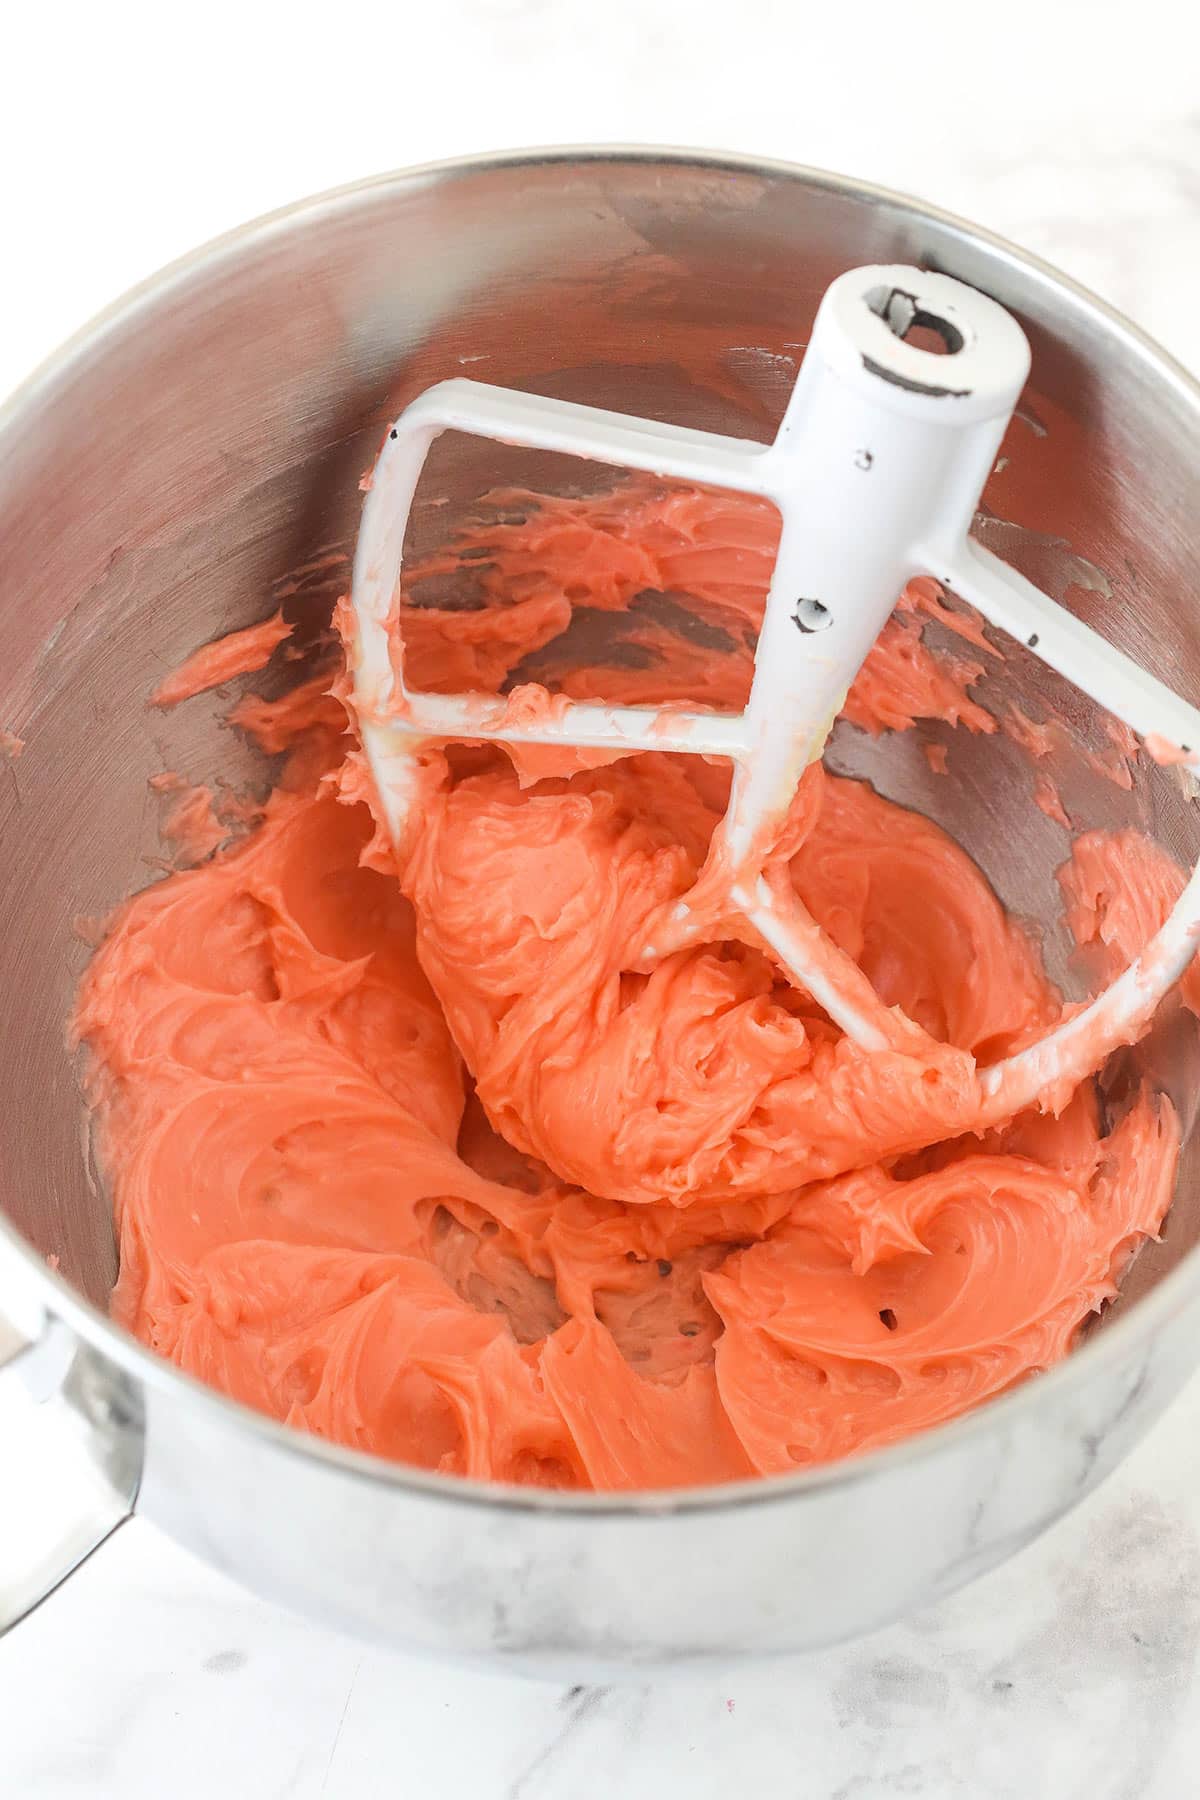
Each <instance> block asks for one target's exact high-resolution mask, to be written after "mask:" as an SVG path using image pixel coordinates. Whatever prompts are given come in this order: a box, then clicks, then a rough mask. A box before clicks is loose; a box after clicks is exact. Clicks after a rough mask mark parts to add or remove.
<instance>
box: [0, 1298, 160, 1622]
mask: <svg viewBox="0 0 1200 1800" xmlns="http://www.w3.org/2000/svg"><path fill="white" fill-rule="evenodd" d="M142 1437H143V1433H142V1419H141V1405H140V1401H139V1398H138V1395H137V1393H136V1391H135V1389H134V1388H133V1386H132V1384H131V1383H129V1382H128V1381H127V1379H126V1378H125V1377H124V1376H123V1375H122V1373H121V1371H120V1370H118V1369H116V1368H115V1367H114V1366H113V1365H112V1364H111V1363H109V1362H107V1361H106V1360H105V1359H104V1358H102V1357H101V1356H99V1355H98V1354H97V1352H96V1351H94V1350H93V1349H92V1348H91V1347H90V1346H89V1345H88V1344H85V1343H84V1342H83V1341H82V1340H81V1339H80V1338H77V1337H76V1336H75V1334H74V1333H73V1332H72V1331H71V1330H70V1328H69V1327H68V1326H67V1325H66V1324H65V1323H64V1322H63V1320H61V1319H57V1318H55V1317H53V1316H52V1315H49V1314H47V1315H45V1316H44V1318H43V1321H42V1323H41V1327H40V1329H38V1330H36V1331H35V1332H32V1333H31V1332H27V1331H23V1330H22V1329H20V1328H19V1327H18V1326H17V1325H15V1324H14V1323H12V1322H11V1321H10V1320H9V1319H8V1318H6V1317H5V1315H4V1314H3V1313H0V1471H2V1472H0V1635H3V1633H4V1632H6V1631H7V1630H8V1629H9V1628H10V1627H11V1626H13V1625H16V1624H17V1623H18V1622H19V1621H20V1620H21V1619H23V1618H24V1617H25V1616H26V1614H27V1613H30V1612H32V1610H33V1608H34V1607H35V1606H37V1605H38V1603H39V1602H40V1601H42V1600H44V1599H45V1598H46V1596H47V1595H48V1594H51V1593H53V1591H54V1589H55V1588H56V1587H57V1586H58V1585H59V1583H60V1582H61V1581H63V1580H65V1579H66V1577H67V1576H68V1575H70V1574H71V1572H72V1571H73V1570H74V1569H77V1568H78V1567H79V1565H80V1563H81V1562H83V1561H84V1560H85V1558H87V1557H88V1556H90V1555H91V1553H92V1551H93V1550H95V1549H97V1548H98V1547H99V1545H101V1544H102V1543H103V1542H104V1541H105V1539H106V1538H108V1537H111V1535H112V1533H113V1532H114V1531H115V1530H116V1529H117V1526H118V1525H121V1524H123V1523H124V1521H125V1520H126V1519H127V1518H129V1516H130V1515H131V1513H132V1511H133V1504H134V1500H135V1499H136V1497H137V1489H138V1481H139V1478H140V1475H141V1466H142Z"/></svg>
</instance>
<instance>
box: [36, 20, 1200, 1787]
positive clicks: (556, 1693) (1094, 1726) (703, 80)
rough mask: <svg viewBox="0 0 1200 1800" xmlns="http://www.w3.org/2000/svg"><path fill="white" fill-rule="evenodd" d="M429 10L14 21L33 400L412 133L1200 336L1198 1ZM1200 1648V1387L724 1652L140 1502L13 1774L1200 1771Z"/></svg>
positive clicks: (205, 1777) (95, 1783)
mask: <svg viewBox="0 0 1200 1800" xmlns="http://www.w3.org/2000/svg"><path fill="white" fill-rule="evenodd" d="M810 11H811V15H812V16H810ZM407 12H408V9H407V8H406V7H405V6H404V4H403V0H400V4H396V3H395V0H392V3H391V4H389V5H387V6H377V5H374V4H367V3H366V0H363V3H360V4H359V6H358V7H357V8H356V9H355V10H354V13H353V19H354V30H353V31H351V30H350V29H349V28H348V27H347V26H345V25H336V24H335V23H334V16H335V15H334V13H333V10H332V9H329V8H317V7H312V6H308V5H305V4H303V3H302V0H293V3H292V4H290V5H289V6H287V7H286V8H284V7H282V6H275V5H255V4H254V3H253V0H242V3H241V4H240V5H237V6H234V5H232V4H229V3H228V0H206V4H205V5H204V7H202V8H199V7H197V8H194V9H191V10H189V11H186V12H184V11H178V12H177V11H175V10H173V9H170V8H164V7H161V6H157V7H153V8H152V7H150V6H140V5H139V6H133V5H129V4H120V3H116V4H108V5H106V6H104V7H94V8H89V9H86V11H85V9H83V8H82V7H72V6H67V7H66V8H54V9H45V8H43V9H35V8H32V7H26V8H22V9H21V10H20V16H19V17H18V18H16V19H14V20H6V24H5V64H6V82H5V90H6V91H5V98H4V105H3V108H0V168H3V169H4V171H5V178H4V190H5V205H4V233H5V238H4V246H5V252H6V255H5V258H4V262H5V275H6V279H5V282H4V284H3V288H2V289H0V321H2V323H3V330H2V331H0V389H5V388H7V387H8V386H10V385H12V384H13V383H14V382H15V381H16V380H18V379H19V377H20V376H21V375H22V374H23V373H24V372H25V370H27V369H28V368H29V367H30V366H31V365H32V364H33V363H34V362H35V361H36V360H37V359H38V358H39V357H40V356H41V355H43V354H44V353H45V352H47V351H48V350H50V349H51V348H53V346H54V345H55V343H56V342H57V341H59V340H60V339H61V338H62V337H63V336H64V335H65V334H66V333H67V332H68V331H69V330H71V329H72V328H73V327H74V325H76V324H77V323H78V322H80V321H81V320H82V319H83V318H84V317H85V316H86V315H88V314H89V313H90V312H92V311H93V310H95V309H96V308H97V307H98V306H100V305H101V304H103V303H104V301H105V300H106V299H108V298H109V297H111V296H112V295H113V294H115V293H117V292H119V291H120V290H121V289H122V288H124V287H125V286H127V285H128V284H129V283H130V282H132V281H133V280H135V279H137V278H138V277H140V276H141V275H143V274H145V273H148V272H149V271H151V270H152V269H153V268H154V267H155V266H157V265H158V264H159V263H161V262H162V261H164V260H165V259H167V258H169V257H171V256H174V255H176V254H178V253H180V252H181V251H183V250H185V249H187V248H188V247H189V246H190V245H192V244H194V243H196V242H198V241H200V240H202V239H203V238H205V237H206V236H209V235H211V234H213V233H214V232H217V231H219V230H221V229H224V228H225V227H226V226H228V225H231V224H233V223H236V222H237V221H238V220H239V219H241V218H244V217H247V216H250V215H252V214H254V213H257V212H260V211H262V210H264V209H266V208H268V207H271V206H274V205H277V204H280V203H282V202H284V201H286V200H288V199H289V198H292V197H294V196H296V195H298V194H302V193H304V192H306V191H311V190H313V189H316V188H320V187H323V186H327V185H330V184H332V183H335V182H339V181H343V180H348V179H351V178H353V177H355V176H357V175H359V174H363V173H367V172H369V171H373V170H376V169H380V168H386V167H389V166H394V165H397V164H401V163H405V162H410V161H416V160H424V159H426V158H431V157H435V156H441V155H448V154H454V153H458V152H462V151H468V150H474V149H482V148H486V147H488V146H500V145H514V144H528V143H536V142H554V141H559V142H567V141H582V140H584V139H588V138H592V139H598V140H604V141H608V142H614V141H630V140H635V139H641V140H644V141H651V142H676V143H694V144H705V145H712V146H720V147H728V148H733V149H739V150H749V151H759V152H764V153H767V154H773V155H780V156H786V157H791V158H794V159H796V160H801V161H810V162H814V163H817V164H821V165H825V166H828V167H834V168H842V169H845V170H848V171H850V172H853V173H856V174H861V175H864V176H870V177H873V178H875V179H877V180H880V181H883V182H885V183H888V184H890V185H893V186H896V187H900V188H908V189H910V190H912V191H915V192H917V193H920V194H922V195H924V196H925V197H927V198H930V199H933V200H935V201H937V202H939V203H941V204H943V205H945V206H948V207H950V208H951V209H954V210H957V211H960V212H964V213H966V214H967V215H968V216H973V217H975V218H978V219H979V220H981V221H982V222H984V223H986V224H987V225H989V226H991V227H992V228H994V229H996V230H999V231H1001V232H1004V233H1006V234H1007V235H1009V236H1011V237H1013V238H1015V239H1016V240H1018V241H1019V242H1022V243H1024V244H1026V245H1028V246H1029V247H1031V248H1033V249H1035V250H1037V251H1039V252H1040V253H1041V254H1043V255H1044V256H1047V257H1048V258H1050V259H1051V260H1053V261H1056V262H1058V263H1060V264H1061V265H1062V266H1064V267H1066V268H1067V269H1069V270H1070V271H1071V272H1072V273H1074V274H1076V275H1077V276H1079V277H1080V278H1081V279H1082V280H1084V281H1086V282H1088V283H1090V284H1091V285H1093V286H1094V287H1096V288H1098V289H1099V290H1100V291H1101V292H1102V293H1104V294H1105V295H1106V296H1107V297H1108V298H1110V299H1112V300H1114V301H1115V302H1116V303H1117V304H1118V305H1120V306H1122V307H1124V308H1125V309H1126V310H1127V311H1128V312H1130V313H1131V314H1132V315H1133V316H1134V317H1135V318H1137V319H1138V320H1139V321H1141V322H1142V323H1143V324H1145V325H1146V326H1147V327H1148V328H1149V329H1150V330H1151V331H1153V332H1155V333H1156V334H1157V335H1158V336H1159V337H1160V338H1161V339H1162V340H1163V341H1164V342H1165V343H1166V344H1167V345H1168V347H1170V348H1171V349H1173V350H1174V351H1175V352H1176V354H1177V355H1179V356H1180V357H1181V358H1183V359H1184V360H1186V361H1190V362H1191V363H1192V364H1193V365H1195V366H1200V308H1198V307H1197V305H1196V292H1197V287H1198V285H1200V86H1198V85H1197V81H1196V69H1197V67H1198V66H1200V59H1198V51H1200V22H1197V15H1196V13H1195V10H1194V9H1192V8H1187V7H1185V6H1184V5H1183V4H1182V0H1144V3H1143V4H1142V5H1141V6H1139V7H1137V8H1130V7H1129V6H1128V5H1126V4H1123V5H1120V6H1118V5H1114V4H1110V3H1109V0H1093V3H1092V4H1090V5H1083V4H1076V0H1040V3H1039V4H1033V3H1032V0H1015V3H1014V4H1010V5H1008V6H1007V7H1005V8H1003V9H1002V8H999V7H991V6H975V7H973V8H941V9H932V10H930V11H929V12H928V13H927V14H925V15H924V16H922V15H921V13H920V12H919V11H918V9H916V8H904V7H900V6H897V5H895V4H894V0H887V3H880V0H858V4H857V5H856V6H854V7H846V6H842V7H836V8H829V9H823V11H822V15H821V16H817V15H816V9H815V8H814V9H808V8H805V7H802V6H800V5H797V4H796V3H795V0H787V3H779V4H776V3H775V0H740V4H739V5H738V6H737V7H734V6H723V7H722V6H717V5H714V4H709V3H701V0H694V3H693V4H692V5H690V6H688V7H683V6H682V5H680V4H678V3H677V0H620V3H618V4H616V5H609V6H608V7H604V8H601V7H597V6H595V5H594V4H592V3H591V0H441V3H440V4H439V5H438V6H436V7H429V8H427V9H423V10H422V11H421V12H420V14H419V15H416V14H415V13H414V16H412V17H406V14H407ZM735 20H736V21H738V22H737V23H735ZM0 1424H2V1420H0ZM2 1441H3V1439H2V1436H0V1442H2ZM9 1468H10V1465H8V1464H6V1463H5V1461H4V1459H3V1455H2V1453H0V1480H7V1479H9V1478H10V1474H9ZM1198 1651H1200V1384H1193V1386H1192V1388H1191V1389H1190V1390H1189V1392H1188V1393H1187V1394H1186V1395H1185V1396H1184V1397H1183V1399H1182V1400H1180V1401H1179V1402H1178V1403H1177V1404H1176V1406H1175V1407H1174V1409H1173V1410H1172V1412H1171V1413H1170V1414H1169V1415H1168V1416H1167V1418H1166V1419H1165V1420H1164V1421H1163V1422H1162V1424H1161V1425H1160V1426H1159V1427H1158V1428H1157V1430H1156V1431H1155V1433H1154V1435H1153V1437H1152V1438H1151V1439H1150V1440H1149V1441H1148V1442H1147V1443H1146V1445H1145V1446H1144V1447H1143V1448H1142V1449H1141V1450H1140V1451H1139V1452H1138V1453H1137V1454H1136V1455H1135V1456H1134V1457H1133V1458H1132V1459H1131V1461H1130V1462H1129V1463H1128V1465H1127V1466H1126V1468H1125V1469H1124V1470H1123V1471H1121V1472H1120V1473H1119V1474H1118V1475H1117V1476H1115V1477H1114V1478H1113V1479H1112V1480H1110V1481H1109V1482H1108V1483H1107V1484H1106V1486H1105V1487H1104V1488H1103V1489H1102V1490H1101V1491H1100V1493H1099V1494H1097V1495H1096V1496H1095V1497H1094V1498H1093V1499H1092V1500H1091V1501H1089V1502H1088V1503H1087V1504H1086V1505H1085V1506H1083V1507H1082V1508H1080V1509H1079V1511H1077V1512H1076V1513H1074V1514H1073V1515H1071V1516H1070V1517H1069V1518H1068V1519H1066V1520H1064V1521H1063V1522H1062V1523H1061V1524H1060V1525H1059V1526H1058V1527H1057V1528H1056V1529H1055V1530H1054V1531H1053V1532H1052V1533H1051V1534H1050V1535H1049V1536H1048V1537H1047V1538H1045V1539H1044V1540H1043V1541H1042V1542H1041V1543H1040V1544H1039V1545H1037V1546H1035V1547H1034V1548H1033V1549H1032V1550H1030V1551H1028V1552H1026V1553H1025V1554H1024V1555H1022V1556H1021V1557H1019V1558H1018V1559H1017V1560H1016V1561H1015V1562H1012V1563H1010V1564H1009V1565H1008V1566H1007V1567H1006V1568H1004V1569H1002V1570H1000V1571H999V1572H998V1573H996V1574H994V1575H992V1576H990V1577H988V1578H986V1579H985V1580H983V1581H981V1582H979V1583H977V1584H976V1585H975V1586H974V1587H973V1588H971V1589H970V1590H968V1591H967V1592H966V1593H965V1594H962V1595H960V1596H958V1597H957V1598H956V1599H954V1600H953V1601H951V1602H949V1603H948V1604H946V1605H944V1606H942V1607H940V1608H938V1609H937V1610H936V1611H934V1612H930V1613H927V1614H925V1615H923V1616H921V1617H919V1618H916V1619H914V1620H912V1621H910V1622H908V1623H906V1624H904V1625H903V1626H900V1627H897V1628H895V1629H893V1630H891V1631H888V1632H886V1633H884V1634H882V1635H880V1636H877V1637H876V1638H873V1639H871V1640H869V1641H867V1642H864V1643H861V1644H858V1645H853V1646H850V1647H847V1648H845V1649H842V1650H839V1651H837V1652H835V1653H831V1654H829V1655H826V1656H824V1657H821V1658H819V1659H814V1660H810V1661H806V1662H801V1663H794V1664H791V1665H789V1666H787V1667H782V1668H777V1669H774V1670H771V1671H766V1672H764V1671H757V1672H754V1673H750V1674H747V1673H745V1672H740V1673H739V1672H737V1671H731V1672H730V1673H729V1674H728V1676H727V1677H726V1678H724V1679H723V1680H721V1681H719V1682H713V1681H705V1682H704V1683H703V1684H697V1683H696V1682H694V1681H692V1682H686V1683H685V1682H679V1683H676V1684H661V1685H657V1686H655V1687H653V1688H643V1687H632V1688H625V1689H612V1690H607V1691H606V1690H599V1689H589V1690H579V1691H574V1690H573V1691H564V1690H559V1689H555V1688H552V1687H544V1686H539V1685H535V1684H520V1683H513V1682H509V1681H500V1680H497V1679H494V1678H490V1677H485V1676H479V1675H464V1674H462V1673H461V1672H458V1671H453V1670H450V1669H446V1668H442V1667H435V1666H430V1665H428V1664H422V1663H419V1662H416V1661H412V1660H405V1659H402V1658H399V1657H394V1656H388V1655H385V1654H383V1653H381V1652H376V1651H366V1652H364V1651H363V1650H362V1649H361V1648H360V1647H359V1646H357V1645H354V1644H352V1643H348V1642H346V1641H344V1640H340V1639H338V1638H336V1637H334V1636H332V1635H330V1634H328V1633H326V1632H323V1631H320V1630H318V1629H316V1628H314V1627H312V1626H309V1625H306V1624H303V1623H301V1622H299V1621H297V1620H295V1619H293V1618H290V1617H288V1616H287V1615H285V1614H283V1613H281V1612H279V1611H277V1610H275V1609H273V1608H271V1607H268V1606H265V1605H262V1604H260V1603H258V1602H257V1601H255V1600H253V1599H251V1598H249V1597H248V1596H247V1595H245V1594H243V1593H241V1592H240V1591H238V1590H236V1589H234V1588H232V1587H230V1586H229V1585H227V1584H226V1583H225V1582H224V1581H222V1580H219V1579H218V1578H216V1577H215V1576H213V1575H211V1574H210V1573H208V1572H207V1571H206V1570H205V1569H204V1568H202V1567H201V1566H200V1565H199V1564H197V1563H196V1562H194V1561H192V1560H191V1559H190V1558H189V1557H186V1556H184V1555H183V1554H182V1553H181V1552H179V1551H177V1550H176V1549H174V1548H173V1547H172V1546H171V1545H170V1544H168V1543H167V1542H165V1541H164V1540H163V1539H162V1538H161V1537H160V1536H158V1535H157V1534H156V1533H155V1532H154V1531H153V1530H152V1529H151V1528H150V1527H148V1526H146V1525H143V1524H142V1523H140V1522H138V1523H135V1524H133V1525H131V1526H130V1527H128V1528H126V1529H125V1530H124V1531H122V1532H121V1533H120V1534H119V1535H118V1537H117V1539H116V1540H115V1541H114V1543H113V1544H112V1545H111V1546H109V1547H108V1548H107V1549H106V1550H104V1551H103V1552H102V1553H101V1554H100V1555H99V1556H98V1557H97V1558H95V1559H94V1560H93V1561H92V1562H91V1563H90V1564H89V1565H88V1566H87V1567H86V1568H85V1569H84V1570H83V1571H82V1572H81V1573H80V1574H79V1575H78V1576H77V1577H76V1578H75V1579H74V1580H73V1581H72V1582H70V1583H69V1584H68V1585H67V1587H66V1588H65V1589H63V1590H62V1591H61V1592H60V1593H59V1594H58V1595H57V1596H56V1597H55V1598H54V1599H53V1600H52V1601H51V1602H50V1603H49V1604H47V1605H46V1606H45V1607H43V1608H42V1609H41V1611H40V1612H39V1613H38V1614H36V1615H35V1616H34V1617H33V1618H32V1619H31V1620H29V1621H28V1622H27V1623H26V1624H25V1625H24V1626H23V1627H22V1628H21V1629H20V1630H19V1631H17V1632H16V1633H14V1634H13V1635H12V1636H11V1637H10V1638H8V1639H7V1640H5V1641H4V1642H3V1643H2V1644H0V1796H3V1800H26V1797H27V1796H29V1797H34V1800H85V1797H86V1800H100V1797H104V1800H107V1797H108V1796H112V1797H114V1800H117V1797H120V1800H150V1797H151V1796H153V1797H154V1800H158V1797H159V1796H161V1795H163V1794H169V1795H170V1796H171V1797H172V1800H214V1797H215V1796H218V1795H220V1796H225V1797H227V1800H285V1797H289V1796H290V1797H293V1800H360V1797H362V1800H369V1797H373V1796H380V1797H382V1796H398V1795H403V1796H406V1797H412V1800H443V1797H444V1800H460V1797H462V1800H467V1797H470V1800H500V1797H502V1796H503V1797H506V1800H576V1797H579V1800H589V1797H590V1796H593V1795H600V1794H610V1793H619V1794H622V1795H624V1796H626V1797H627V1800H641V1796H651V1795H653V1796H655V1797H656V1800H661V1797H663V1796H666V1797H668V1800H674V1797H675V1796H679V1797H680V1800H683V1797H687V1800H707V1797H708V1796H714V1797H715V1796H718V1795H721V1796H724V1795H726V1794H728V1793H730V1792H731V1791H733V1792H736V1791H738V1790H739V1789H741V1790H745V1791H754V1792H756V1793H763V1794H767V1795H771V1796H774V1795H781V1796H789V1797H790V1796H801V1797H803V1800H810V1797H811V1800H874V1797H876V1796H878V1797H880V1800H882V1797H885V1796H892V1795H917V1796H926V1797H929V1800H942V1797H947V1800H950V1797H954V1796H964V1797H968V1800H976V1797H984V1800H991V1797H992V1796H995V1797H997V1800H1001V1797H1007V1796H1013V1797H1014V1800H1017V1797H1020V1800H1030V1797H1033V1800H1037V1797H1040V1796H1043V1795H1045V1796H1053V1797H1054V1800H1073V1797H1074V1796H1079V1797H1080V1800H1084V1797H1085V1796H1086V1800H1118V1797H1122V1800H1177V1797H1179V1796H1184V1795H1188V1794H1191V1793H1194V1792H1196V1791H1197V1787H1198V1785H1200V1782H1198V1778H1197V1776H1196V1774H1195V1772H1194V1771H1195V1767H1196V1764H1197V1762H1198V1761H1200V1667H1198Z"/></svg>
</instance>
